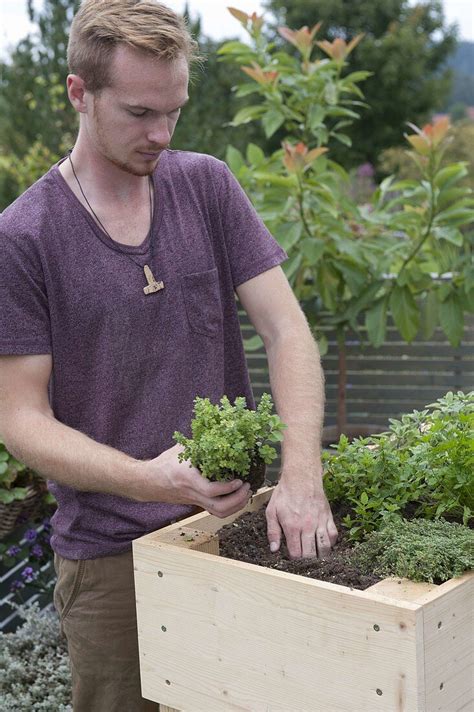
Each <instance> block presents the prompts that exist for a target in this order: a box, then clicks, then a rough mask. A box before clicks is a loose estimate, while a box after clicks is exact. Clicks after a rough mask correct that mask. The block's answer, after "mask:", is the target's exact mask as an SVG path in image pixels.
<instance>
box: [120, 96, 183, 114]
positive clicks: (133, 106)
mask: <svg viewBox="0 0 474 712" xmlns="http://www.w3.org/2000/svg"><path fill="white" fill-rule="evenodd" d="M188 101H189V96H188V98H187V99H186V100H185V101H183V103H182V104H180V105H179V106H177V107H176V109H171V111H176V110H177V109H182V108H183V107H184V106H186V104H187V103H188ZM125 106H126V107H127V109H140V110H141V111H155V109H150V107H148V106H142V105H141V104H125Z"/></svg>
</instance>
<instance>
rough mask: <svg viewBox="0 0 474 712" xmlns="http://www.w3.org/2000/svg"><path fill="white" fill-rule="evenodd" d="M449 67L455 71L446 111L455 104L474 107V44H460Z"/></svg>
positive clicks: (450, 60) (449, 62) (448, 64)
mask: <svg viewBox="0 0 474 712" xmlns="http://www.w3.org/2000/svg"><path fill="white" fill-rule="evenodd" d="M447 66H448V67H450V68H451V69H452V70H453V72H454V77H453V90H452V92H451V96H450V97H449V100H448V102H447V104H446V107H445V110H446V111H449V109H450V107H452V106H453V105H454V104H465V105H466V106H474V42H460V43H459V44H458V47H457V49H456V51H455V53H454V54H453V55H452V56H451V58H450V59H449V60H448V62H447Z"/></svg>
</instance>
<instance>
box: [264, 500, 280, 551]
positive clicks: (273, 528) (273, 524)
mask: <svg viewBox="0 0 474 712" xmlns="http://www.w3.org/2000/svg"><path fill="white" fill-rule="evenodd" d="M265 514H266V518H267V538H268V542H269V544H270V551H271V552H272V553H273V554H274V553H275V552H276V551H278V549H279V548H280V544H281V527H280V524H279V522H278V519H277V516H276V513H275V512H273V510H272V509H270V507H267V509H266V512H265Z"/></svg>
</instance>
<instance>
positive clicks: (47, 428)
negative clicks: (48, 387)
mask: <svg viewBox="0 0 474 712" xmlns="http://www.w3.org/2000/svg"><path fill="white" fill-rule="evenodd" d="M2 437H3V439H4V442H5V446H6V448H7V449H8V451H9V452H10V453H11V454H12V455H13V456H14V457H16V458H17V459H18V460H19V461H20V462H22V463H24V464H25V465H27V466H28V467H30V468H31V469H32V470H34V471H35V472H38V473H40V474H41V475H43V477H46V478H48V479H51V480H54V481H55V482H59V483H60V484H63V485H68V486H70V487H74V488H75V489H79V490H85V491H91V492H107V493H110V494H116V495H120V496H123V497H129V498H131V499H135V498H136V496H137V495H139V489H140V483H139V477H138V465H139V462H138V461H137V460H134V459H133V458H132V457H129V456H128V455H126V454H125V453H122V452H120V451H118V450H115V449H114V448H111V447H108V446H107V445H103V444H101V443H97V442H96V441H95V440H92V439H91V438H89V437H87V435H84V434H83V433H80V432H79V431H77V430H74V429H73V428H70V427H68V426H66V425H63V424H62V423H60V422H59V421H58V420H55V419H54V418H53V417H51V416H49V415H46V414H45V413H43V412H41V411H38V410H34V409H25V410H23V411H21V412H19V413H18V412H17V413H16V414H15V417H14V419H10V421H9V423H8V426H6V427H5V432H3V433H2Z"/></svg>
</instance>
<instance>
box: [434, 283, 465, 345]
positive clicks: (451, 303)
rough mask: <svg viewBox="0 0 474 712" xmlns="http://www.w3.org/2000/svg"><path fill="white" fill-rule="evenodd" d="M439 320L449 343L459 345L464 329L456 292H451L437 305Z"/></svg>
mask: <svg viewBox="0 0 474 712" xmlns="http://www.w3.org/2000/svg"><path fill="white" fill-rule="evenodd" d="M439 321H440V324H441V327H442V329H443V331H444V333H445V334H446V336H447V337H448V339H449V342H450V343H451V345H452V346H459V344H460V342H461V338H462V335H463V331H464V314H463V308H462V303H461V300H460V298H459V296H458V294H456V292H454V291H453V292H451V293H450V294H449V295H448V297H447V298H446V299H445V300H444V301H443V302H441V304H440V305H439Z"/></svg>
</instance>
